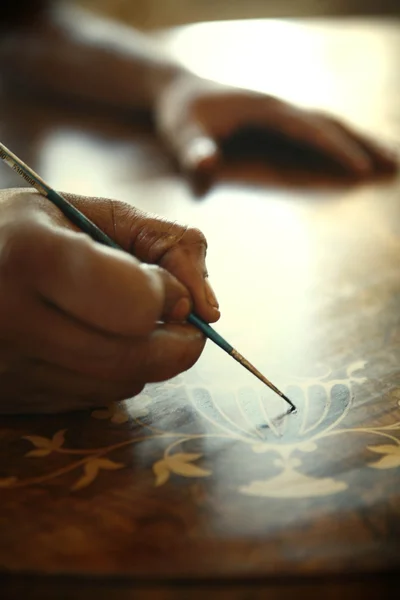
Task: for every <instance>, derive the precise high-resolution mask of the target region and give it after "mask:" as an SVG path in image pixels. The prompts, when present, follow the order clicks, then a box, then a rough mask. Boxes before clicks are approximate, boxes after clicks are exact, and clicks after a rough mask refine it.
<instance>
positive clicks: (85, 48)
mask: <svg viewBox="0 0 400 600" xmlns="http://www.w3.org/2000/svg"><path fill="white" fill-rule="evenodd" d="M10 4H12V9H10V8H8V10H7V13H9V14H6V12H3V10H4V9H0V10H1V19H2V24H3V25H4V28H3V29H4V31H3V32H1V36H0V71H1V73H2V76H3V77H4V78H5V81H6V82H7V81H8V82H12V81H15V80H17V81H18V82H21V81H22V82H23V83H24V84H29V85H31V86H33V87H36V88H39V89H41V90H45V91H50V92H53V93H54V92H56V93H59V94H63V95H64V96H65V95H67V96H72V97H79V98H81V99H85V100H90V101H96V102H99V103H104V104H108V105H112V106H115V107H117V108H132V107H135V108H139V109H151V108H152V106H153V103H154V101H155V99H156V98H157V96H158V94H159V93H160V92H161V91H162V89H164V87H165V86H166V85H168V84H169V83H170V82H171V80H172V79H173V78H175V77H177V76H179V75H180V74H181V73H182V71H183V70H182V68H181V67H179V66H178V65H177V64H176V63H174V62H173V61H172V60H169V59H168V58H167V57H165V56H163V55H162V54H161V53H159V52H158V51H157V50H156V49H155V48H154V46H153V45H152V44H151V42H150V41H149V39H148V38H147V37H146V36H145V35H143V34H141V33H139V32H138V31H136V30H134V29H133V28H131V27H126V26H124V25H121V24H119V23H117V22H114V21H110V20H107V19H103V18H101V17H98V16H97V15H95V14H92V13H88V12H86V11H84V10H82V9H80V8H78V7H75V6H73V4H72V3H71V2H70V3H67V2H52V3H48V4H47V5H46V3H45V2H33V1H32V2H30V3H29V2H26V1H23V0H20V1H19V2H13V3H10ZM24 7H25V8H24ZM25 9H27V10H28V12H25ZM7 17H8V18H7ZM10 17H11V18H10ZM0 30H1V28H0Z"/></svg>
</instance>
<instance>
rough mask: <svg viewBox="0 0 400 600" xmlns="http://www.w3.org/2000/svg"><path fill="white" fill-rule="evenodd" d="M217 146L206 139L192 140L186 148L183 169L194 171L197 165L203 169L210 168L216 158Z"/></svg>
mask: <svg viewBox="0 0 400 600" xmlns="http://www.w3.org/2000/svg"><path fill="white" fill-rule="evenodd" d="M217 152H218V150H217V146H216V144H215V142H213V140H210V139H208V138H205V137H204V138H197V139H195V140H192V142H191V143H190V145H189V146H188V147H187V148H186V152H185V157H184V167H185V168H186V169H188V170H193V169H196V168H197V167H198V166H199V165H202V166H203V168H204V167H207V165H210V166H212V165H213V164H214V162H215V160H216V156H217Z"/></svg>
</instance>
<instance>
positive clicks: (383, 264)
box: [0, 21, 400, 599]
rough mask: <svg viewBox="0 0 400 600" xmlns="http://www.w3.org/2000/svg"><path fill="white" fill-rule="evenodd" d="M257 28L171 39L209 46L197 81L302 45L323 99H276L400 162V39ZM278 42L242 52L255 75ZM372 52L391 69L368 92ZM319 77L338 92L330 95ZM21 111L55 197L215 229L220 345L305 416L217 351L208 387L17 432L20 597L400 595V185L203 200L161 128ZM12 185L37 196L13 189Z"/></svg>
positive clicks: (254, 187)
mask: <svg viewBox="0 0 400 600" xmlns="http://www.w3.org/2000/svg"><path fill="white" fill-rule="evenodd" d="M259 27H260V25H259V24H257V23H254V24H253V29H252V24H251V23H249V22H246V23H242V24H240V23H233V24H231V25H228V24H224V25H219V26H218V27H217V26H216V25H210V26H205V25H204V26H198V27H197V28H195V29H190V30H177V31H175V32H172V33H168V34H166V35H163V36H159V40H160V43H164V44H166V45H167V46H168V47H169V48H170V49H171V51H172V52H179V53H181V54H182V55H183V56H187V52H185V48H186V49H187V47H188V46H187V45H188V44H189V41H190V40H191V42H193V40H197V41H199V40H201V39H203V40H207V44H208V48H209V52H210V53H209V54H207V52H203V53H202V55H201V57H200V58H199V57H196V55H192V58H191V60H192V62H193V68H195V69H197V70H198V71H201V72H204V73H205V72H206V71H207V69H209V74H210V76H218V69H219V68H221V69H222V65H221V64H220V63H218V61H217V60H213V55H212V49H213V48H214V46H215V45H216V43H217V39H218V40H219V44H220V45H221V47H223V48H224V52H226V53H227V54H229V51H231V53H232V55H233V56H234V53H235V37H236V34H237V32H238V31H240V29H242V35H241V39H246V36H249V37H248V39H249V40H254V39H258V41H259V44H261V43H263V44H264V46H263V47H264V49H265V52H266V53H267V52H268V50H269V44H270V43H271V39H278V33H279V35H287V40H286V41H287V42H289V40H290V39H293V37H292V36H293V35H294V33H295V35H296V36H297V37H296V40H297V41H298V43H299V52H298V54H299V55H302V60H303V63H302V64H303V80H304V82H305V87H306V88H307V89H303V88H301V89H300V88H299V86H298V81H296V80H295V79H293V81H292V87H290V82H288V80H287V77H286V79H284V78H283V77H282V75H281V76H280V77H279V72H278V67H276V68H275V71H274V73H275V75H274V76H273V75H271V79H270V80H269V81H270V84H271V87H272V90H271V89H269V90H268V91H274V89H276V91H279V90H281V91H282V89H283V88H285V90H286V95H288V96H289V97H291V98H293V99H294V100H298V101H303V102H306V101H307V98H308V99H310V98H311V97H312V93H313V90H314V91H315V95H316V96H317V100H321V104H322V105H324V106H325V107H326V108H331V109H333V110H335V111H337V112H338V113H342V114H344V115H346V116H348V117H349V118H354V119H355V120H356V121H357V122H358V124H359V125H360V126H364V127H366V128H367V129H368V130H369V131H370V132H371V133H374V134H375V135H378V137H380V138H382V139H388V138H390V139H391V140H392V141H394V142H395V143H397V142H396V140H399V137H400V113H399V110H400V109H399V103H398V94H399V90H400V72H399V70H398V67H397V60H398V59H397V57H398V50H399V48H400V27H399V26H398V25H395V24H394V23H393V22H389V23H385V22H384V21H382V22H380V23H379V22H378V23H375V24H371V23H370V22H358V21H353V22H352V29H351V30H349V28H348V25H343V28H342V27H341V26H340V23H336V24H333V25H332V27H330V26H329V24H326V25H323V24H321V23H320V24H317V25H316V24H311V25H309V26H307V25H306V24H304V23H302V24H298V25H295V24H291V25H290V26H288V29H287V30H285V29H284V27H283V25H279V24H278V25H276V24H273V23H271V24H267V23H264V30H263V35H262V37H261V33H257V32H259V29H258V28H259ZM274 27H278V29H279V28H280V29H279V31H278V29H276V28H275V29H274ZM282 27H283V29H282ZM296 27H298V29H296ZM293 28H294V29H293ZM285 31H286V33H285ZM257 35H259V36H260V37H258V38H257ZM350 36H351V37H352V39H353V40H356V42H357V43H354V44H353V46H351V45H349V39H350ZM224 40H225V44H224V43H222V42H223V41H224ZM262 40H264V42H262ZM301 40H308V42H307V44H308V45H306V46H304V45H303V46H302V45H301V44H300V42H301ZM185 44H186V46H185ZM259 44H258V45H257V47H255V46H252V45H251V44H248V45H246V44H243V46H242V50H243V49H244V50H243V52H244V53H245V58H246V59H247V64H251V62H252V61H253V62H254V61H255V59H256V55H257V56H258V55H259V53H260V51H261V50H260V45H259ZM203 48H204V44H203ZM371 48H373V51H374V54H373V56H374V61H375V64H376V71H374V72H373V73H372V74H371V73H370V72H369V73H368V74H366V73H365V72H364V71H363V70H362V69H364V65H365V57H366V56H370V57H371V56H372V54H371ZM311 50H312V52H313V53H314V52H315V60H314V61H313V62H308V61H307V60H305V58H306V57H307V53H309V52H311ZM246 53H247V55H246ZM368 53H369V54H368ZM187 60H188V62H190V59H187ZM295 60H300V58H297V59H295ZM287 61H288V58H287V57H285V55H282V69H284V68H285V69H286V68H287V65H288V62H287ZM245 62H246V61H245V60H244V59H243V65H244V64H245ZM207 65H208V66H207ZM324 65H325V66H326V68H325V69H324V68H323V67H324ZM383 65H384V68H383ZM236 71H237V72H236V76H237V82H238V83H243V82H244V81H248V82H249V74H248V72H247V71H246V70H245V67H243V69H242V70H241V69H240V68H238V67H237V65H236ZM258 73H259V72H258ZM316 73H320V74H323V77H322V80H320V81H319V85H320V86H324V85H328V86H329V87H328V91H326V90H325V91H323V90H321V88H320V87H316V86H314V88H313V90H311V89H310V87H309V85H308V84H309V83H310V82H311V81H313V80H314V78H315V75H316ZM225 75H226V77H228V78H229V77H231V78H234V73H233V71H231V73H229V69H227V73H226V74H225ZM321 76H322V75H321ZM252 77H253V83H255V86H254V87H258V88H262V87H263V86H264V88H265V89H266V85H267V83H266V81H264V80H263V79H261V78H260V75H259V74H258V76H257V74H256V73H254V74H253V75H252ZM257 77H258V79H257ZM246 78H247V79H246ZM374 78H375V79H376V82H375V83H374ZM307 82H308V83H307ZM274 86H275V87H274ZM307 86H308V87H307ZM328 92H329V93H328ZM1 109H2V110H1V115H2V116H1V132H2V133H1V135H2V139H3V140H4V142H5V143H6V144H7V145H8V146H9V147H11V148H12V149H13V150H14V151H15V152H16V153H17V154H19V155H20V156H21V157H22V158H23V159H24V160H26V161H27V162H28V163H29V164H31V165H32V166H33V168H34V169H36V170H38V171H39V172H40V173H41V175H42V176H43V177H44V178H45V179H47V180H48V181H49V182H50V183H51V184H52V185H53V186H54V187H56V188H57V189H60V190H64V191H70V192H79V193H82V194H88V195H111V196H113V197H116V198H119V199H122V200H126V201H130V202H132V203H134V204H136V205H137V206H139V207H140V208H143V209H146V210H150V211H152V212H157V213H160V214H163V215H165V216H167V217H169V218H172V219H179V220H181V221H184V222H191V223H193V224H196V225H197V226H199V227H200V228H202V229H203V230H204V232H205V233H206V235H207V238H208V241H209V248H210V249H209V260H208V263H209V270H210V275H211V280H212V282H213V285H214V287H215V288H216V291H217V293H218V296H219V299H220V303H221V306H222V312H223V317H222V319H221V322H220V324H219V325H218V328H219V330H220V331H221V333H222V334H223V335H225V336H226V337H227V338H228V339H229V340H230V341H232V343H234V344H235V345H236V346H237V347H238V348H239V349H240V351H241V352H242V353H243V354H245V355H247V356H248V357H249V359H250V360H253V361H254V363H255V364H256V365H257V366H259V368H260V369H261V370H263V371H265V373H266V374H267V376H268V377H270V378H271V379H272V380H273V381H274V382H276V384H277V385H278V386H281V387H282V388H284V389H285V390H286V391H287V392H288V393H290V395H291V396H292V397H293V398H294V399H295V400H296V402H297V403H298V405H299V411H298V414H297V415H292V416H291V417H288V418H286V419H278V416H279V414H280V412H281V404H280V402H279V400H278V399H277V398H276V397H275V396H274V395H273V394H272V393H270V392H269V391H268V390H266V389H264V388H263V386H262V385H261V384H260V383H259V382H257V381H255V380H253V379H252V378H251V376H250V375H248V374H247V373H246V372H243V373H242V370H241V369H240V368H239V367H238V366H237V365H236V364H235V363H234V362H233V361H232V360H230V359H229V358H228V357H226V356H224V355H222V353H221V352H220V351H218V349H216V348H213V347H212V346H211V345H208V346H207V348H206V350H205V352H204V355H203V356H202V358H201V360H200V361H199V363H198V364H197V365H196V367H195V368H194V369H193V370H191V371H190V372H188V373H187V374H185V375H184V376H182V377H180V378H177V379H176V380H174V381H172V382H170V383H167V384H164V385H157V386H152V387H150V388H149V389H147V390H146V391H145V393H143V394H141V395H140V396H139V397H137V398H135V399H133V400H130V401H128V402H127V403H126V406H125V407H119V408H116V407H109V408H105V409H101V408H99V411H97V412H94V413H91V414H90V413H89V414H88V413H82V414H70V415H64V416H56V417H55V416H52V417H43V416H41V417H20V418H2V420H1V425H0V448H1V452H0V507H1V510H0V531H1V536H0V565H1V569H2V572H3V574H4V577H3V579H2V580H1V582H0V585H2V586H3V589H4V590H5V592H6V593H7V594H8V596H5V597H20V596H18V594H21V595H22V594H23V593H24V590H26V589H29V590H30V591H31V592H32V594H33V593H37V596H31V597H39V595H40V597H41V598H47V597H49V598H50V597H55V593H56V596H57V597H58V598H62V597H65V598H67V597H74V598H75V597H79V596H78V593H80V594H81V595H83V593H85V597H96V598H103V597H104V598H105V597H107V598H110V597H114V595H117V594H118V597H119V598H130V597H135V598H156V597H157V598H172V597H174V598H186V597H191V598H197V597H200V595H201V597H203V595H204V594H205V593H207V594H208V595H209V596H210V597H221V598H224V597H226V598H234V599H235V598H261V597H265V594H266V592H267V591H268V594H269V595H268V597H271V598H288V597H289V594H290V597H292V595H293V593H300V594H302V595H304V596H306V595H307V597H313V594H314V595H316V594H317V593H318V594H321V590H323V591H324V596H325V597H327V598H329V597H337V596H338V595H339V594H340V595H342V596H343V597H345V598H347V597H350V594H351V595H352V596H354V595H357V597H361V594H362V595H363V597H367V598H372V597H389V596H385V593H387V594H389V593H390V594H394V595H396V589H398V580H397V579H393V578H389V577H388V576H385V577H384V573H389V572H391V571H392V572H398V569H399V566H400V542H399V540H400V508H399V506H400V504H399V497H400V483H399V481H400V480H399V472H400V471H399V469H400V406H399V401H400V368H399V364H400V363H399V359H400V310H399V299H400V262H399V257H400V229H399V226H398V222H399V216H400V206H399V191H400V188H399V182H398V180H397V181H381V182H374V183H371V184H368V185H365V186H362V187H357V186H352V187H350V186H349V185H347V182H345V181H341V180H338V179H337V178H333V177H332V176H330V177H327V176H326V175H325V174H323V173H319V174H315V173H314V172H313V171H312V170H310V168H308V167H307V165H306V164H305V165H302V167H301V168H299V166H298V163H297V161H296V162H295V163H294V164H293V165H292V167H291V168H289V167H287V166H285V168H282V166H279V165H276V164H273V161H272V160H270V161H269V162H268V164H261V163H260V162H258V164H254V163H252V164H251V165H249V164H245V163H241V164H239V165H238V164H230V165H227V166H226V168H225V169H224V171H223V173H222V174H221V177H220V179H219V181H218V182H217V183H216V185H215V187H213V189H212V190H210V191H209V193H208V194H206V195H205V196H204V197H202V198H196V197H195V196H194V195H193V194H192V193H191V190H190V186H189V185H188V184H187V182H185V181H183V180H182V178H181V177H180V176H179V174H177V173H175V172H174V170H173V168H172V165H171V163H170V160H169V158H168V157H167V156H166V155H165V153H164V150H163V148H162V147H161V146H160V145H159V144H158V142H157V140H156V139H155V137H154V135H153V133H152V132H151V130H150V129H149V128H147V127H146V126H144V125H142V126H139V125H132V126H131V125H130V126H129V127H128V122H127V120H126V118H122V117H121V118H120V119H119V120H118V119H115V117H114V116H113V115H111V114H110V115H107V114H104V113H101V112H99V113H96V112H93V111H92V112H91V114H90V115H89V114H86V113H85V112H84V110H82V111H79V110H78V109H77V108H76V107H65V106H64V107H57V106H53V107H49V106H43V105H42V106H40V105H39V103H38V104H37V105H36V104H31V105H30V106H27V105H26V103H25V101H24V100H23V99H20V100H16V99H15V98H14V99H11V100H10V99H7V98H3V99H2V100H1ZM84 163H85V166H83V164H84ZM0 177H1V185H2V187H7V186H11V185H19V184H20V182H19V181H18V180H17V179H13V177H14V175H13V173H12V172H11V171H10V172H9V171H8V170H6V169H2V170H1V171H0ZM222 223H223V224H224V226H223V227H221V224H222ZM38 436H39V437H38ZM37 450H42V451H43V450H44V451H45V452H41V453H40V452H39V453H37V452H36V455H30V456H27V453H30V452H32V451H37ZM40 454H41V455H40ZM83 477H85V479H83ZM24 573H25V574H29V573H30V574H35V577H34V578H33V579H29V578H28V579H23V578H22V577H21V576H22V574H24ZM50 576H51V577H50ZM61 576H62V578H61V579H57V577H61ZM100 576H101V578H104V579H102V580H101V583H99V580H98V579H96V577H100ZM53 577H55V579H53ZM93 577H95V579H93ZM371 577H372V580H371V579H369V578H371ZM82 578H83V579H82ZM91 578H92V579H91ZM132 581H136V583H135V584H133V583H132ZM156 581H159V584H156V583H155V582H156ZM251 581H252V582H253V583H251ZM103 582H104V583H103ZM191 582H192V583H191ZM199 582H203V583H199ZM207 582H208V583H207ZM234 582H237V585H238V587H236V583H234ZM132 586H133V587H132ZM135 586H136V587H135ZM197 586H200V587H199V589H197V591H195V590H196V587H197ZM55 590H56V591H57V592H55ZM346 594H347V595H346Z"/></svg>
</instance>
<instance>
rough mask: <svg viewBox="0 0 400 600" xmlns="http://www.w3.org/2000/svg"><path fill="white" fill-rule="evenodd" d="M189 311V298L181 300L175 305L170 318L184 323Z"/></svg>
mask: <svg viewBox="0 0 400 600" xmlns="http://www.w3.org/2000/svg"><path fill="white" fill-rule="evenodd" d="M190 310H191V305H190V300H189V298H181V299H180V300H178V302H177V303H176V304H175V306H174V308H173V310H172V314H171V318H172V319H173V320H175V321H184V320H185V319H186V317H187V316H188V315H189V313H190Z"/></svg>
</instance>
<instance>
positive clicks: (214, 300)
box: [204, 278, 219, 309]
mask: <svg viewBox="0 0 400 600" xmlns="http://www.w3.org/2000/svg"><path fill="white" fill-rule="evenodd" d="M204 287H205V290H206V297H207V300H208V303H209V304H211V306H212V307H213V308H217V309H218V308H219V303H218V300H217V297H216V295H215V292H214V290H213V289H212V287H211V283H210V282H209V280H208V279H207V278H206V279H205V282H204Z"/></svg>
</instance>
